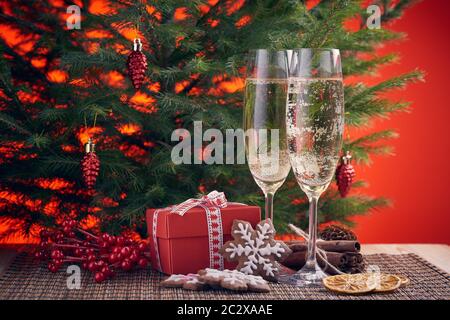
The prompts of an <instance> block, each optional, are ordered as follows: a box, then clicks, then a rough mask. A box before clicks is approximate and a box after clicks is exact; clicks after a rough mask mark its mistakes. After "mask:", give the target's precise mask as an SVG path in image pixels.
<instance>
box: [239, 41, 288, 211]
mask: <svg viewBox="0 0 450 320" xmlns="http://www.w3.org/2000/svg"><path fill="white" fill-rule="evenodd" d="M287 76H288V65H287V57H286V53H285V52H284V51H270V50H265V49H259V50H253V51H251V52H250V53H249V56H248V63H247V77H246V81H245V96H244V130H245V132H246V134H245V153H246V157H247V162H248V165H249V168H250V172H251V173H252V176H253V178H254V179H255V182H256V183H257V184H258V186H259V187H260V188H261V190H262V191H263V192H264V195H265V202H266V205H265V217H266V219H267V218H270V219H272V218H273V197H274V195H275V192H276V191H277V190H278V188H279V187H280V186H281V185H282V184H283V182H284V181H285V180H286V177H287V175H288V173H289V170H290V168H291V167H290V163H289V157H288V152H287V143H286V96H287Z"/></svg>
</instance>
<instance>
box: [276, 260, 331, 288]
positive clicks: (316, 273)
mask: <svg viewBox="0 0 450 320" xmlns="http://www.w3.org/2000/svg"><path fill="white" fill-rule="evenodd" d="M327 276H328V275H327V274H326V273H325V272H323V271H322V269H321V268H320V267H319V265H318V264H317V263H316V264H315V265H312V266H308V265H305V266H304V267H303V268H302V269H300V270H299V271H298V272H296V273H294V274H283V275H280V276H278V277H277V280H278V282H280V283H284V284H289V285H293V286H296V287H306V286H322V279H323V278H325V277H327Z"/></svg>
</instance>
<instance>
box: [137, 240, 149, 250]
mask: <svg viewBox="0 0 450 320" xmlns="http://www.w3.org/2000/svg"><path fill="white" fill-rule="evenodd" d="M138 249H139V251H140V252H145V251H147V250H148V247H147V244H146V243H145V242H141V243H139V244H138Z"/></svg>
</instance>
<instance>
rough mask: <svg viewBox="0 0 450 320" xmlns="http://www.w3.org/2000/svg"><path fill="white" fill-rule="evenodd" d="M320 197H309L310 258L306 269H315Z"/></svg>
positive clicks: (307, 260)
mask: <svg viewBox="0 0 450 320" xmlns="http://www.w3.org/2000/svg"><path fill="white" fill-rule="evenodd" d="M318 201H319V196H316V195H313V196H311V197H309V241H308V257H307V259H306V267H308V268H315V267H316V264H317V261H316V240H317V203H318Z"/></svg>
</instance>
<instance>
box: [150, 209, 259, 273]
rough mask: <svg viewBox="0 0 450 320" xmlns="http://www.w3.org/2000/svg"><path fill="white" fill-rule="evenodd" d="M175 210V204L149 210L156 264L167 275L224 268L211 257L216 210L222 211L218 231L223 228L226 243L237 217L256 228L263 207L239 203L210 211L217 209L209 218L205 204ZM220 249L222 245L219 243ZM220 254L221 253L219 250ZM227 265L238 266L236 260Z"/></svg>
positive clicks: (153, 262)
mask: <svg viewBox="0 0 450 320" xmlns="http://www.w3.org/2000/svg"><path fill="white" fill-rule="evenodd" d="M216 208H217V207H216ZM172 209H173V207H168V208H164V209H148V210H147V212H146V218H147V230H148V233H149V242H150V249H151V259H152V266H153V267H154V268H155V269H160V271H161V272H163V273H166V274H187V273H197V271H198V270H200V269H204V268H211V267H213V268H216V269H218V268H220V266H219V265H218V264H217V263H216V262H215V265H211V264H212V262H211V256H210V252H211V250H212V249H211V243H210V242H211V234H209V233H208V231H210V232H211V226H210V227H208V220H209V222H210V223H212V225H213V226H214V224H215V220H214V219H215V218H216V217H215V216H214V212H217V213H218V214H220V217H219V221H220V220H221V222H222V223H221V226H219V229H218V230H220V229H221V230H222V238H223V239H222V240H223V243H225V242H226V241H228V240H231V239H232V237H231V227H232V225H233V220H235V219H239V220H245V221H248V222H250V223H251V224H252V226H253V227H255V226H256V224H257V223H258V222H259V221H260V217H261V210H260V208H259V207H257V206H246V205H242V204H236V203H230V204H228V205H227V206H226V207H224V208H217V210H214V209H213V210H210V211H211V212H213V215H212V217H210V218H208V217H207V213H206V209H205V206H204V205H202V206H195V207H193V208H190V209H189V210H187V211H186V213H185V214H184V215H179V214H177V213H174V212H172ZM155 212H156V219H155ZM154 222H155V225H156V232H155V225H154ZM220 227H221V228H220ZM213 232H215V236H217V235H218V234H217V233H218V231H217V229H213ZM214 239H215V238H214ZM215 243H216V244H217V241H215ZM220 245H221V244H220ZM156 246H157V247H156ZM218 248H220V246H216V249H218ZM217 251H218V250H217ZM216 254H217V255H220V254H219V253H218V252H217V253H216ZM158 257H159V259H158ZM223 265H224V267H225V268H226V269H234V268H235V267H236V264H235V263H230V262H227V261H223ZM159 266H160V267H159Z"/></svg>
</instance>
